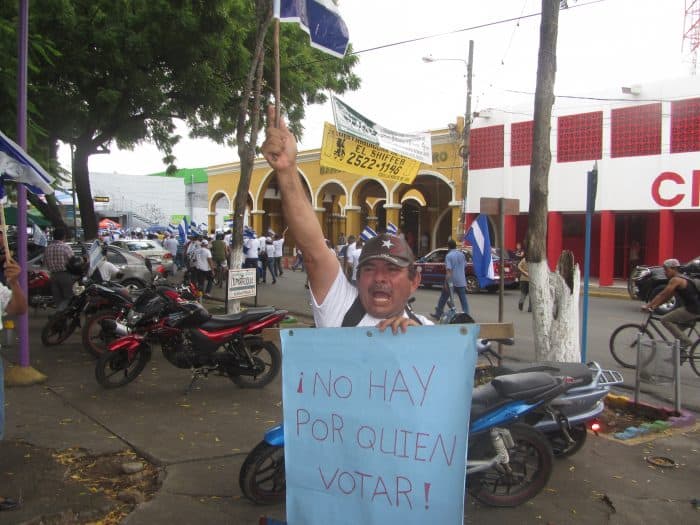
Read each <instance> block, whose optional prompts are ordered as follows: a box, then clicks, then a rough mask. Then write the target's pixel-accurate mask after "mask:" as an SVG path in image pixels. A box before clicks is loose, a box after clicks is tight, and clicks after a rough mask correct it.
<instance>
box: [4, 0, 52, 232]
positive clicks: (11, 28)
mask: <svg viewBox="0 0 700 525" xmlns="http://www.w3.org/2000/svg"><path fill="white" fill-rule="evenodd" d="M17 4H18V3H17V2H8V3H6V4H2V5H1V6H0V56H2V57H3V61H2V63H1V64H0V130H2V132H3V133H4V134H5V135H7V136H8V137H10V138H11V139H13V140H15V141H16V140H17V67H18V58H17V54H18V53H17V52H18V49H17V47H18V42H17V27H18V20H17V18H18V16H17ZM57 55H58V52H57V51H56V49H55V48H54V46H53V45H52V43H51V42H50V41H49V40H47V39H46V38H45V37H44V36H42V35H37V34H30V35H29V60H28V64H27V69H28V71H29V73H30V74H36V73H37V72H38V71H39V70H40V69H41V68H42V67H46V66H49V65H51V63H52V62H53V60H54V59H55V57H56V56H57ZM27 90H28V101H27V102H28V107H27V152H28V153H29V154H30V155H31V156H32V157H33V158H34V159H36V160H37V161H38V162H39V163H40V164H41V165H42V166H44V168H45V169H47V171H49V172H50V173H51V174H53V175H54V176H56V177H57V179H58V180H62V173H61V170H60V169H59V167H58V165H57V163H56V151H55V147H52V145H51V144H49V141H48V140H47V135H46V130H45V129H43V128H42V127H41V126H40V125H39V123H38V120H40V115H39V113H38V110H37V107H36V105H35V104H34V103H33V100H34V99H35V98H36V88H35V86H34V85H33V84H29V85H28V86H27ZM8 189H9V190H10V191H11V188H8ZM27 198H28V199H29V200H30V201H31V203H32V204H33V205H34V206H35V207H37V208H38V209H39V211H41V212H42V214H43V215H44V216H45V217H46V218H47V219H49V220H50V221H51V222H52V223H53V225H54V226H61V225H64V223H63V218H62V217H61V212H60V210H59V209H58V205H57V203H56V199H55V198H54V197H53V196H52V195H47V196H46V199H45V200H41V199H39V198H38V197H36V196H35V195H33V194H31V193H27Z"/></svg>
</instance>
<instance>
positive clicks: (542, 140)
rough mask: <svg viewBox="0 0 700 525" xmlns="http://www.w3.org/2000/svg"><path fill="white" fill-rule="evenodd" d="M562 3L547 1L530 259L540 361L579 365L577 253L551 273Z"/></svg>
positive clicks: (532, 183)
mask: <svg viewBox="0 0 700 525" xmlns="http://www.w3.org/2000/svg"><path fill="white" fill-rule="evenodd" d="M558 20H559V0H542V22H541V25H540V50H539V58H538V64H537V88H536V90H535V111H534V129H533V138H532V162H531V165H530V210H529V226H528V232H527V247H526V250H527V261H528V272H529V274H530V294H531V295H532V306H533V311H532V326H533V331H534V340H535V359H536V360H538V361H539V360H543V361H545V360H546V361H580V348H579V344H578V296H579V286H580V275H579V272H578V267H577V266H576V267H575V266H574V265H573V255H571V253H570V252H565V253H563V254H562V255H561V258H560V261H559V265H558V267H559V269H560V271H561V273H552V272H550V271H549V265H548V263H547V215H548V212H549V206H548V202H547V198H548V194H549V167H550V164H551V161H552V154H551V145H550V133H551V121H552V106H553V104H554V80H555V77H556V48H557V30H558Z"/></svg>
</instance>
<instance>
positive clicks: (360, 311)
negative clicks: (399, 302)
mask: <svg viewBox="0 0 700 525" xmlns="http://www.w3.org/2000/svg"><path fill="white" fill-rule="evenodd" d="M405 311H406V315H408V318H409V319H412V320H414V321H415V322H416V323H418V324H419V325H422V324H423V323H422V322H421V321H420V319H418V317H417V316H416V314H414V313H413V310H411V309H410V308H409V307H408V306H406V308H405ZM366 313H367V311H366V310H365V307H364V306H362V302H360V296H359V295H358V296H357V297H356V298H355V300H354V301H353V303H352V305H350V308H349V309H348V311H347V312H345V317H343V323H342V324H341V325H340V326H342V327H344V328H346V327H349V326H357V325H358V324H360V321H361V320H362V318H363V317H364V316H365V314H366Z"/></svg>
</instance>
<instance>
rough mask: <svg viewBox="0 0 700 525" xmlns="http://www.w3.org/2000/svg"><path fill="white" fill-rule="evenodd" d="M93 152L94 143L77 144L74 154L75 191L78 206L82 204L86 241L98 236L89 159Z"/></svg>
mask: <svg viewBox="0 0 700 525" xmlns="http://www.w3.org/2000/svg"><path fill="white" fill-rule="evenodd" d="M92 153H93V149H92V145H89V146H86V145H84V144H77V145H76V148H75V154H74V155H73V177H74V179H75V191H76V193H77V194H78V206H80V222H81V224H82V227H83V232H84V235H85V240H86V241H91V240H93V239H96V238H97V217H95V205H94V203H93V202H92V191H91V190H90V172H89V168H88V160H89V159H90V155H91V154H92Z"/></svg>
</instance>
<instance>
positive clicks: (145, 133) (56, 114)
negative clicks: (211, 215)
mask: <svg viewBox="0 0 700 525" xmlns="http://www.w3.org/2000/svg"><path fill="white" fill-rule="evenodd" d="M270 3H271V0H256V2H251V1H249V0H207V2H202V1H197V0H177V1H172V0H120V1H117V2H115V1H114V0H34V1H33V2H32V3H31V12H30V33H31V34H40V35H43V38H46V39H47V40H48V41H50V42H51V43H52V46H54V48H55V49H56V51H57V53H58V56H56V57H55V59H54V60H53V61H52V62H51V63H46V64H43V65H42V67H41V68H37V69H35V70H33V71H31V72H30V75H29V81H30V84H31V85H32V86H33V91H32V93H31V101H32V104H33V105H34V106H35V108H36V111H37V122H38V123H39V124H40V126H41V128H42V129H44V130H45V133H46V138H47V143H48V144H56V143H57V142H58V141H62V142H64V143H69V144H72V145H73V146H74V157H73V165H72V172H73V176H74V178H75V183H76V189H77V192H78V200H79V204H80V209H81V216H82V221H83V226H84V228H85V232H86V236H87V237H88V238H91V237H94V236H95V234H96V228H97V224H96V222H97V221H96V219H95V215H94V208H93V203H92V197H91V192H90V183H89V178H88V161H89V158H90V156H91V155H94V154H100V153H107V152H108V151H109V149H110V147H113V146H114V145H116V146H118V147H119V148H122V149H133V148H135V147H136V146H138V145H139V144H141V143H142V142H144V141H149V142H153V143H155V144H156V146H157V147H158V148H159V149H160V150H161V151H162V152H163V161H164V163H165V164H167V165H169V170H172V167H173V166H174V163H175V160H176V159H175V158H174V157H173V155H172V149H173V146H174V145H175V144H176V143H177V141H178V140H179V137H178V136H177V135H175V133H174V129H175V119H183V120H185V121H186V122H187V123H188V124H189V126H190V127H191V129H193V130H194V131H193V133H194V134H195V135H197V136H207V137H211V138H212V139H214V140H217V141H219V142H221V143H224V142H227V141H228V143H229V144H232V143H236V142H237V140H238V139H237V138H236V136H235V133H236V124H237V120H238V119H237V117H238V108H239V107H240V104H241V100H242V97H248V96H250V92H249V90H248V89H247V88H246V85H245V82H246V79H247V78H248V75H247V73H248V71H249V70H250V67H251V64H252V62H253V57H254V42H255V35H256V31H257V29H258V27H259V17H256V7H257V9H258V10H260V8H261V6H262V7H263V8H265V9H267V7H268V6H269V4H270ZM13 4H14V3H13ZM13 9H15V10H16V5H14V6H5V7H2V8H0V15H4V14H7V15H9V16H10V18H11V15H12V10H13ZM306 42H307V40H306V38H305V36H302V35H301V34H300V32H299V30H295V29H293V28H285V31H284V37H283V48H284V49H285V53H286V56H287V57H288V58H289V60H290V64H293V66H292V67H291V68H289V69H287V70H286V71H285V81H284V84H283V85H284V91H283V100H284V101H285V103H286V104H287V108H288V114H289V118H290V119H291V121H292V122H293V126H294V129H296V130H297V131H300V121H301V119H302V118H303V116H304V106H305V105H306V104H309V103H316V102H322V101H323V100H324V99H325V94H324V92H323V90H326V89H330V90H332V91H337V92H342V91H344V90H345V89H353V88H356V87H357V86H358V85H359V81H358V79H357V78H356V77H355V76H354V75H352V73H351V67H352V65H353V64H354V62H355V61H356V58H354V57H349V58H347V59H346V60H342V61H341V60H334V61H331V62H328V61H325V60H323V59H322V57H319V55H318V53H316V52H315V51H312V50H311V49H310V48H309V47H308V44H306ZM266 44H268V45H269V40H266ZM263 73H264V75H263V78H264V82H263V87H262V89H261V94H262V95H261V96H262V100H263V102H264V101H266V100H268V99H269V98H270V88H269V86H271V85H272V80H271V79H272V66H271V64H267V63H266V64H265V66H264V71H263ZM0 89H1V88H0ZM252 122H253V120H252V119H251V118H247V119H246V125H247V126H248V129H250V125H251V123H252ZM254 146H255V144H253V147H254ZM202 164H206V159H202Z"/></svg>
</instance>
